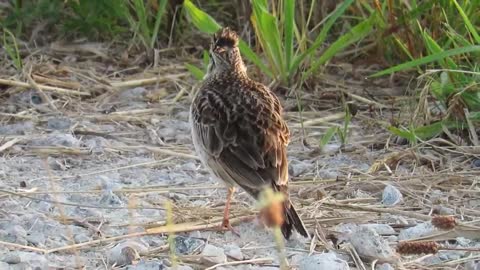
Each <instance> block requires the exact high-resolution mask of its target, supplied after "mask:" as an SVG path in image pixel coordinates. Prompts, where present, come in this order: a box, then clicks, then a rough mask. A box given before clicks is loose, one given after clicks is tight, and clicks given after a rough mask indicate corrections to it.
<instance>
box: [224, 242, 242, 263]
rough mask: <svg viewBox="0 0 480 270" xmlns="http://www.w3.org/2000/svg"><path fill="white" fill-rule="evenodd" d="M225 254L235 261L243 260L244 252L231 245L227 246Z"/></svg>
mask: <svg viewBox="0 0 480 270" xmlns="http://www.w3.org/2000/svg"><path fill="white" fill-rule="evenodd" d="M225 254H226V255H227V256H229V257H231V258H234V259H235V260H239V261H240V260H243V254H242V250H241V249H240V247H239V246H237V245H235V244H229V245H226V246H225Z"/></svg>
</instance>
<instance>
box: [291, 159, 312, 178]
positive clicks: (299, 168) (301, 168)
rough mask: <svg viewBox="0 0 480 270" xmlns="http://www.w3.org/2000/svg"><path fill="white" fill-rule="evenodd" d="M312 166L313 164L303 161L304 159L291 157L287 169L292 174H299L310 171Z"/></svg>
mask: <svg viewBox="0 0 480 270" xmlns="http://www.w3.org/2000/svg"><path fill="white" fill-rule="evenodd" d="M313 166H314V165H313V164H312V163H311V162H305V161H300V160H296V159H293V160H292V161H291V162H290V163H289V166H288V167H289V168H288V171H289V173H290V174H291V175H292V176H299V175H301V174H303V173H306V172H309V171H312V168H313Z"/></svg>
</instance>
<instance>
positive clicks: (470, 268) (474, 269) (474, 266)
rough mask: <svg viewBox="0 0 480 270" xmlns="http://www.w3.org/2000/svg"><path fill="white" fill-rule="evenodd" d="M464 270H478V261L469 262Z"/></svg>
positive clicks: (479, 263) (479, 262) (479, 265)
mask: <svg viewBox="0 0 480 270" xmlns="http://www.w3.org/2000/svg"><path fill="white" fill-rule="evenodd" d="M465 270H480V261H476V262H475V261H469V262H467V263H466V264H465Z"/></svg>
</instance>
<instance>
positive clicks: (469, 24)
mask: <svg viewBox="0 0 480 270" xmlns="http://www.w3.org/2000/svg"><path fill="white" fill-rule="evenodd" d="M452 2H453V3H454V4H455V7H456V8H457V10H458V13H460V16H462V19H463V22H464V23H465V26H467V28H468V31H470V34H472V36H473V39H474V40H475V43H477V44H479V45H480V35H478V32H477V30H476V29H475V27H474V26H473V24H472V22H471V21H470V19H469V18H468V16H467V14H465V12H464V11H463V9H462V7H461V6H460V5H459V4H458V2H457V0H452Z"/></svg>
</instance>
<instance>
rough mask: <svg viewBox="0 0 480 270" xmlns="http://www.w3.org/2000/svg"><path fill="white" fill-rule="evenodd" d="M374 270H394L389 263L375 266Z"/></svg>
mask: <svg viewBox="0 0 480 270" xmlns="http://www.w3.org/2000/svg"><path fill="white" fill-rule="evenodd" d="M375 270H395V268H393V266H392V265H390V264H389V263H382V264H377V266H376V267H375Z"/></svg>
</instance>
